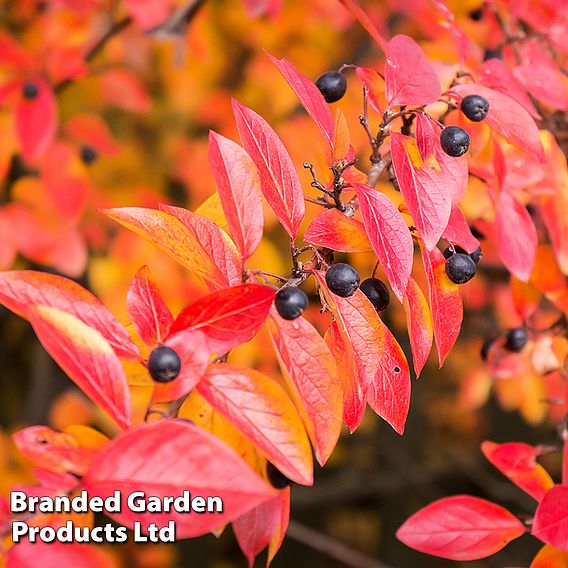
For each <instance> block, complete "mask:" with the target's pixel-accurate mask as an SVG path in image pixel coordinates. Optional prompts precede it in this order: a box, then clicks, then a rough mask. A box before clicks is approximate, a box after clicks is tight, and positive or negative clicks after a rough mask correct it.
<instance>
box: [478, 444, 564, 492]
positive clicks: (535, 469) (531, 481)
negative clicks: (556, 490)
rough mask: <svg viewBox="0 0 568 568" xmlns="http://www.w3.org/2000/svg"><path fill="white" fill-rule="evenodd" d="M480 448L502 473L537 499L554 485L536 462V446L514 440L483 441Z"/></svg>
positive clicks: (537, 450)
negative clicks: (499, 441) (498, 442)
mask: <svg viewBox="0 0 568 568" xmlns="http://www.w3.org/2000/svg"><path fill="white" fill-rule="evenodd" d="M481 450H482V451H483V453H484V455H485V457H486V458H487V459H488V460H489V461H490V462H491V463H492V464H493V465H494V466H495V467H496V468H497V469H498V470H499V471H500V472H501V473H502V474H503V475H505V476H507V477H508V478H509V479H510V480H511V481H512V482H513V483H514V484H515V485H518V486H519V487H520V488H521V489H522V490H523V491H525V492H526V493H528V494H529V495H531V496H532V497H534V498H535V499H536V500H537V501H540V500H541V499H542V498H543V497H544V495H545V494H546V492H547V491H549V490H550V489H551V488H552V487H553V485H554V482H553V481H552V479H551V477H550V475H549V474H548V473H547V472H546V470H545V469H544V468H543V467H542V466H541V465H540V464H538V463H536V458H537V457H538V456H539V455H540V451H539V449H538V448H533V447H532V446H529V445H528V444H521V443H516V442H510V443H506V444H495V443H494V442H489V441H485V442H483V443H482V444H481Z"/></svg>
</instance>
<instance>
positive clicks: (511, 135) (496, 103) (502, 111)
mask: <svg viewBox="0 0 568 568" xmlns="http://www.w3.org/2000/svg"><path fill="white" fill-rule="evenodd" d="M452 92H454V93H457V94H458V95H459V97H466V96H468V95H480V96H482V97H483V98H484V99H486V100H487V101H488V102H489V112H488V114H487V117H486V118H485V122H487V124H488V125H489V126H490V127H491V128H493V129H494V130H495V131H497V132H498V133H499V134H501V136H504V137H505V138H506V139H507V140H509V142H511V143H513V144H516V145H517V146H519V148H522V149H523V150H525V151H526V152H528V153H529V154H534V155H535V156H536V157H537V158H539V159H540V160H543V158H544V153H543V152H544V151H543V148H542V144H541V142H540V136H539V133H538V128H537V126H536V124H535V122H534V120H533V119H532V118H531V116H530V114H529V113H528V112H527V111H526V110H525V109H524V108H523V107H522V106H521V105H520V104H519V103H517V101H515V100H514V99H512V98H511V97H509V96H507V95H504V94H503V93H499V92H497V91H493V90H492V89H489V88H487V87H484V86H482V85H476V84H473V83H463V84H461V85H456V86H454V87H452Z"/></svg>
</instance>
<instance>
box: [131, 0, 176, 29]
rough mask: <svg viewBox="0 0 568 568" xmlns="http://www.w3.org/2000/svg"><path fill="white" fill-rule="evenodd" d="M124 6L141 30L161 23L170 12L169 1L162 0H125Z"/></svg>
mask: <svg viewBox="0 0 568 568" xmlns="http://www.w3.org/2000/svg"><path fill="white" fill-rule="evenodd" d="M125 6H126V10H127V11H128V13H129V14H130V16H132V19H133V20H134V21H135V22H136V24H137V25H139V26H140V27H141V28H142V29H143V30H149V29H151V28H154V27H156V26H158V25H159V24H162V23H163V22H164V21H165V20H166V19H167V17H168V15H169V14H170V12H171V5H170V2H168V1H164V0H125Z"/></svg>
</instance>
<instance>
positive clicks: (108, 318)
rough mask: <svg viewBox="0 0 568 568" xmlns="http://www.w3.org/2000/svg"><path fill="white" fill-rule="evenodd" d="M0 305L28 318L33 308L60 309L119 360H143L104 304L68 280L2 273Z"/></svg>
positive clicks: (24, 272)
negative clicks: (101, 340) (93, 333)
mask: <svg viewBox="0 0 568 568" xmlns="http://www.w3.org/2000/svg"><path fill="white" fill-rule="evenodd" d="M0 302H1V303H2V304H4V305H5V306H6V307H7V308H8V309H10V310H12V311H13V312H16V313H17V314H18V315H20V316H22V317H24V318H26V319H29V314H30V311H32V309H33V308H34V306H38V305H41V306H51V307H53V308H57V309H59V310H62V311H64V312H67V313H69V314H71V315H74V316H75V317H77V318H79V319H80V320H81V321H82V322H84V323H85V324H87V325H88V326H90V327H92V328H94V329H96V330H97V331H98V332H99V333H100V334H101V335H102V336H103V337H104V338H105V339H106V340H107V341H108V343H109V344H110V346H111V347H112V348H113V349H114V350H115V352H116V354H117V355H118V356H119V357H122V358H124V359H133V360H137V359H139V357H140V353H139V351H138V348H137V347H136V345H135V344H134V343H133V342H132V340H131V339H130V336H129V335H128V332H127V331H126V329H125V328H124V327H123V326H122V325H121V324H120V323H118V321H117V320H116V319H115V317H114V316H113V315H112V314H111V313H110V311H109V310H108V309H107V308H106V307H105V306H104V305H103V304H102V302H101V301H100V300H99V299H98V298H96V297H95V296H93V294H91V292H89V291H88V290H85V289H84V288H83V287H81V286H80V285H79V284H77V283H76V282H74V281H73V280H69V279H68V278H63V277H62V276H56V275H53V274H46V273H43V272H34V271H32V270H14V271H10V272H0Z"/></svg>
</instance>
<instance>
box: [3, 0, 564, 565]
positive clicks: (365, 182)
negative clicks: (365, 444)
mask: <svg viewBox="0 0 568 568" xmlns="http://www.w3.org/2000/svg"><path fill="white" fill-rule="evenodd" d="M462 4H463V3H459V2H451V1H448V2H447V3H446V2H443V1H442V0H431V1H428V2H404V3H403V2H398V1H396V0H391V1H388V2H385V3H384V4H382V3H381V4H380V5H379V4H377V3H373V2H363V1H361V2H360V3H356V2H355V1H354V0H337V1H336V0H326V1H324V0H305V1H304V2H299V1H296V0H290V1H288V0H281V1H279V0H262V1H256V0H246V1H244V2H238V1H237V0H235V1H232V0H231V2H215V1H211V2H208V1H199V0H193V1H192V2H182V1H173V0H172V1H171V2H166V1H164V2H155V1H149V0H124V1H121V2H112V3H111V2H106V1H103V0H101V1H98V0H89V1H88V2H77V1H74V0H57V1H56V0H49V1H48V2H39V1H36V0H16V1H14V2H10V3H8V5H7V6H6V7H3V8H1V10H5V12H6V18H5V22H2V24H1V27H2V29H1V30H0V137H1V142H0V179H1V181H2V193H1V194H0V199H1V205H0V237H1V242H2V247H1V249H0V266H1V268H2V271H1V272H0V303H1V304H2V305H3V306H4V307H5V308H7V309H8V310H10V311H11V312H14V313H15V314H17V315H18V316H20V317H21V318H24V319H25V320H27V321H28V322H29V324H31V327H32V328H33V331H34V332H35V336H37V340H39V342H40V343H41V345H42V346H43V348H44V349H45V351H46V352H47V353H48V354H49V355H50V356H51V358H52V359H53V360H54V361H55V362H56V363H57V365H58V366H59V367H60V368H61V369H62V371H63V372H64V373H65V374H66V375H67V376H68V377H69V379H71V381H73V382H74V383H75V385H76V387H78V389H80V391H82V393H83V394H84V395H85V396H86V397H87V399H88V401H89V402H86V400H85V399H83V398H81V399H80V400H81V402H80V403H79V402H77V401H75V402H73V403H72V404H71V403H66V404H70V406H69V407H65V409H66V410H68V411H70V412H71V414H72V415H73V418H75V415H77V419H74V420H67V418H65V419H62V414H64V411H63V412H59V414H57V413H55V412H54V413H53V415H54V416H57V417H58V419H57V420H52V421H51V422H50V425H46V426H42V425H37V424H36V425H29V424H25V427H23V426H24V424H22V422H24V420H22V419H20V417H18V419H17V420H16V421H14V423H13V424H9V427H10V428H13V426H15V425H17V426H18V427H19V429H17V430H16V431H15V432H13V435H12V440H13V443H14V444H15V446H16V447H17V449H18V451H19V452H20V454H21V455H23V456H25V458H27V460H28V462H29V463H27V465H25V466H24V465H22V470H23V471H24V473H22V474H21V479H15V480H13V481H14V482H13V483H11V484H10V485H9V484H6V486H4V485H3V486H2V491H3V493H4V494H5V495H7V493H8V492H9V490H10V488H12V487H17V488H18V489H20V490H24V491H26V492H27V493H28V494H30V495H38V496H39V495H46V496H54V495H57V494H65V495H74V494H76V493H77V492H79V491H81V490H83V489H86V490H87V491H88V492H89V494H90V495H96V496H101V497H107V496H110V495H111V494H113V492H114V491H115V490H120V491H122V492H123V493H124V494H126V493H128V492H131V491H134V490H141V491H145V492H146V493H147V494H152V495H157V496H166V495H171V494H179V493H181V492H182V491H183V490H184V489H190V490H191V491H192V492H196V493H197V494H203V495H219V496H221V497H222V499H223V501H224V510H223V512H222V513H221V514H216V515H207V514H205V515H184V514H180V513H175V512H173V513H168V512H164V513H161V514H140V513H133V512H131V511H129V510H128V509H127V508H124V509H123V510H122V512H121V513H119V514H114V513H112V512H109V513H108V516H109V517H110V518H112V519H113V520H114V521H116V522H117V523H120V524H121V525H124V526H126V527H128V528H131V527H132V526H133V524H134V522H141V523H143V524H145V525H148V524H150V523H157V524H158V525H159V526H166V525H167V524H168V522H169V521H172V520H173V521H175V523H176V527H177V537H178V538H179V539H185V538H192V537H198V536H202V535H205V534H208V533H213V534H214V535H216V536H219V535H221V534H222V533H223V532H224V531H228V530H229V528H228V525H231V526H232V530H233V532H234V535H235V537H236V541H237V542H238V545H239V546H240V548H241V550H242V552H243V553H244V556H245V557H246V559H247V561H248V563H249V565H250V566H252V565H253V564H254V562H255V558H256V557H257V556H258V555H259V554H261V553H262V552H263V551H265V550H266V551H267V552H266V562H267V564H270V563H271V562H272V560H273V559H274V557H275V556H276V554H277V552H278V550H279V549H280V547H281V545H282V543H283V540H284V538H285V535H286V531H287V528H288V523H289V517H290V508H291V504H292V514H293V511H294V498H293V494H294V485H296V484H297V485H303V486H312V485H314V470H316V473H317V471H318V468H319V466H322V467H323V466H325V465H326V463H327V462H328V460H330V461H333V455H334V454H333V453H334V449H335V448H336V446H337V445H338V442H339V447H340V448H341V444H342V442H341V441H340V439H341V438H344V437H347V432H349V433H352V434H353V436H354V437H357V436H358V434H359V433H358V432H357V429H358V428H359V427H360V426H361V425H362V424H364V418H366V419H368V417H369V413H371V412H372V413H374V414H376V415H378V417H380V419H382V420H383V421H384V422H385V423H387V424H388V425H389V426H390V427H392V430H394V432H396V433H397V434H399V435H400V436H403V435H404V433H405V427H406V425H407V420H409V416H412V413H413V412H416V406H413V405H412V404H411V402H412V401H414V398H413V397H414V393H413V392H412V391H413V390H414V389H415V387H414V384H413V383H415V381H416V379H418V378H419V377H420V380H421V382H423V383H428V381H429V380H430V379H431V378H432V377H433V376H436V375H437V374H438V373H443V369H442V370H441V371H439V370H438V369H439V368H442V366H443V365H444V363H445V361H446V360H448V362H449V364H450V365H451V367H450V368H451V373H453V374H455V375H456V376H457V379H456V380H458V381H459V387H458V391H459V392H458V394H457V399H459V405H460V407H459V408H460V409H461V410H462V411H463V412H464V414H467V413H470V414H473V413H475V412H476V411H477V410H478V409H479V408H480V407H481V406H482V405H483V404H485V402H486V401H487V399H488V396H489V391H490V390H491V389H493V391H494V398H495V399H496V400H497V401H498V403H499V405H500V406H501V408H502V409H504V410H513V409H515V410H518V411H519V413H520V415H521V416H522V418H523V419H524V420H525V421H526V422H527V423H529V424H530V425H533V426H535V427H536V425H537V424H540V425H542V424H546V425H547V426H548V428H549V431H548V432H551V431H553V429H557V430H558V432H559V436H558V437H557V438H556V439H554V438H553V439H551V437H550V435H549V433H548V434H547V436H548V437H545V438H544V439H542V441H541V442H535V443H533V444H528V443H525V441H526V440H525V441H523V440H517V439H515V440H510V441H506V440H503V441H502V442H499V443H497V442H494V441H489V440H485V441H483V443H482V444H481V447H480V448H478V449H477V450H472V451H476V452H477V453H479V452H482V453H483V455H484V456H485V458H486V459H487V460H488V462H490V464H492V465H493V466H494V467H495V468H496V470H498V471H499V472H500V473H501V474H502V475H503V476H505V478H507V480H508V481H509V482H510V483H511V484H512V485H511V487H510V489H511V490H515V488H514V487H513V485H514V486H517V487H518V488H519V489H520V490H522V491H523V492H525V493H526V494H527V495H528V496H530V498H532V508H531V509H530V510H529V511H527V510H520V508H519V507H512V508H511V507H509V503H507V502H506V501H507V499H504V500H503V501H504V502H500V501H499V496H497V497H496V498H495V499H494V500H489V499H487V498H485V497H487V495H485V496H484V497H483V498H482V497H480V496H478V495H465V494H458V495H454V494H451V493H452V492H451V490H447V491H446V493H447V495H446V496H444V497H441V498H438V499H437V500H433V502H432V503H430V504H428V505H426V506H424V507H422V508H418V507H416V508H415V509H414V511H415V512H414V513H413V514H412V515H411V516H410V517H409V518H408V519H407V520H406V521H405V522H404V524H402V526H400V528H399V529H398V531H397V532H396V537H397V538H398V539H399V540H400V541H401V542H402V543H404V544H405V545H407V546H408V547H411V548H413V549H415V550H417V551H420V552H422V553H426V554H429V555H433V556H437V557H441V558H444V559H449V560H457V561H461V560H478V559H482V558H485V557H488V556H491V555H493V554H495V553H498V552H499V551H500V550H501V549H503V548H504V547H505V546H506V545H507V544H508V543H509V542H511V541H513V540H515V539H518V538H520V537H523V535H526V534H527V533H529V534H530V535H532V537H534V539H537V540H538V541H539V543H540V544H539V546H540V547H541V548H540V551H539V552H538V553H537V555H536V557H535V558H534V559H533V560H532V561H531V559H530V558H529V557H527V558H525V559H524V562H525V565H528V563H531V562H532V563H531V564H530V565H531V568H561V567H563V566H567V565H568V441H567V440H568V426H567V424H566V416H568V398H567V395H566V393H567V392H568V390H567V385H566V380H565V379H566V358H567V356H568V341H567V335H566V334H567V330H568V323H567V321H568V320H567V314H568V285H567V278H566V277H567V275H568V168H567V164H566V156H565V153H566V151H567V150H568V146H567V138H566V134H567V132H568V130H567V129H568V120H567V119H566V111H568V79H567V77H566V75H567V71H566V66H565V65H566V60H567V56H568V52H567V51H566V46H565V41H564V39H565V35H566V32H568V20H567V19H566V13H565V9H564V8H565V7H564V6H563V3H562V2H556V3H554V2H547V1H545V0H539V1H535V2H512V1H509V0H495V1H493V0H492V1H488V2H484V3H480V2H468V3H466V4H467V5H462ZM322 14H325V16H326V17H325V18H323V21H324V23H323V24H322V23H321V22H322ZM397 18H399V19H400V21H398V20H397ZM300 21H302V26H303V28H305V30H303V31H302V32H298V31H297V26H298V25H300V24H299V22H300ZM397 21H398V23H397ZM401 22H402V23H401ZM296 33H298V34H299V35H298V37H295V34H296ZM235 37H238V41H237V40H236V39H234V38H235ZM338 38H350V39H353V38H355V39H356V40H357V42H359V44H360V45H361V46H363V47H364V49H360V50H359V52H354V51H352V50H351V49H350V48H349V45H348V42H340V41H337V40H338ZM233 40H234V41H235V42H236V43H235V45H237V46H238V47H235V50H236V51H237V50H240V51H239V53H237V54H236V55H235V56H234V57H235V58H234V59H233V54H230V53H229V52H230V50H231V47H230V46H231V41H233ZM318 41H319V42H320V44H318V43H317V42H318ZM314 46H315V47H314ZM326 49H329V50H330V51H329V53H326ZM302 50H308V51H310V52H311V53H315V54H316V58H315V61H314V62H311V61H310V60H309V59H310V58H309V57H306V58H304V56H303V54H302ZM338 62H339V63H338ZM239 65H242V68H237V67H238V66H239ZM331 67H336V68H337V69H336V70H337V71H339V72H340V73H342V74H343V76H344V77H346V78H347V79H348V82H347V85H348V87H347V93H346V94H345V95H343V93H340V94H341V96H340V97H339V99H340V100H339V101H338V102H333V103H328V102H326V98H324V94H326V93H324V94H322V92H321V91H320V89H319V88H318V87H317V86H316V83H315V80H316V79H317V78H318V76H320V75H322V74H323V73H325V72H326V71H328V70H329V68H331ZM265 82H266V84H267V85H268V87H267V88H266V90H263V88H264V87H263V83H265ZM326 96H327V94H326ZM472 96H473V97H477V99H476V98H473V99H472V98H471V97H472ZM479 97H481V99H479ZM479 100H481V101H482V107H483V105H485V107H483V109H484V110H483V109H482V110H483V112H482V113H481V115H480V116H481V118H480V119H479V120H478V119H477V118H475V117H474V118H472V117H473V115H472V114H471V112H470V110H469V109H468V104H469V105H471V104H473V103H472V101H479ZM468 101H469V102H468ZM466 115H469V116H470V118H472V119H471V120H470V118H467V116H466ZM132 117H135V118H132ZM455 136H457V138H454V137H455ZM180 191H181V195H180ZM338 263H347V264H349V265H351V266H352V267H354V268H352V269H351V270H352V272H349V269H348V268H346V269H345V271H346V272H345V271H344V273H342V274H341V275H342V276H343V275H345V278H347V279H348V277H350V275H351V274H352V273H353V274H356V276H357V278H356V281H353V282H352V284H353V290H354V291H353V290H351V291H349V292H345V293H343V292H342V291H341V290H342V288H341V286H342V285H344V284H345V283H341V282H339V281H338V280H337V279H338V278H339V276H337V277H336V276H333V277H332V276H330V275H331V274H332V273H333V270H334V269H332V271H331V272H329V273H328V270H329V269H330V266H337V265H338ZM460 263H461V264H460ZM467 271H469V273H468V272H467ZM336 273H337V274H340V269H338V270H336ZM368 278H377V279H380V280H381V281H382V282H383V284H381V286H382V288H379V290H383V289H384V290H387V292H383V293H387V294H388V295H387V299H386V301H385V306H381V309H377V305H376V304H375V303H374V301H373V298H372V297H371V296H370V295H369V292H368V289H369V288H367V287H362V288H359V287H358V285H359V283H360V281H361V282H362V281H364V280H366V279H368ZM373 282H374V281H373ZM349 284H350V283H349V282H347V284H346V285H349ZM373 285H375V284H373ZM385 285H386V287H385ZM288 289H301V290H303V291H304V292H305V294H307V297H308V298H309V306H308V307H307V309H305V306H304V305H303V304H302V302H303V298H304V295H302V294H300V293H297V294H296V295H291V296H290V297H291V298H293V300H292V299H290V300H288V299H286V301H287V302H288V301H290V302H292V301H296V302H299V303H300V306H301V307H300V308H298V309H299V312H303V313H302V315H299V316H298V317H295V316H296V315H297V314H294V317H289V316H290V314H289V313H287V312H286V309H287V308H286V306H285V307H284V308H282V307H281V306H280V305H279V304H278V302H277V301H276V299H277V298H278V297H282V296H280V295H281V294H282V291H283V290H288ZM389 300H390V302H389ZM387 304H388V308H386V305H387ZM282 305H284V302H283V303H282ZM383 308H386V309H383ZM482 310H485V312H483V313H484V314H490V316H489V318H490V320H491V322H492V323H490V324H487V323H486V324H485V325H483V324H480V323H479V321H477V324H476V325H477V328H476V327H475V326H474V324H473V323H470V322H473V321H474V320H475V318H476V317H477V319H478V320H479V319H480V317H479V313H481V312H482ZM299 312H298V313H299ZM476 314H477V316H476ZM3 317H4V318H9V316H8V315H7V313H4V312H3ZM6 321H7V322H8V323H10V325H14V324H13V322H14V321H16V320H15V319H7V320H6ZM462 327H463V330H462ZM480 330H481V331H480ZM460 333H461V334H462V336H464V335H465V339H463V342H462V343H457V342H458V337H459V336H460ZM484 341H485V343H483V342H484ZM482 343H483V347H482V349H481V356H479V355H478V352H479V348H480V347H481V345H482ZM164 348H167V349H164ZM16 349H17V346H16ZM157 350H161V351H157ZM434 350H435V352H436V354H435V355H434V354H433V351H434ZM160 353H162V354H164V353H165V354H166V355H167V356H169V357H173V359H171V360H173V367H171V368H167V369H166V368H163V369H159V367H160V361H159V358H158V355H159V354H160ZM454 353H455V355H454ZM454 356H455V361H456V362H452V357H454ZM152 358H154V359H152ZM448 362H447V363H446V365H447V364H448ZM176 365H177V366H176ZM156 368H158V370H157V371H156ZM160 372H162V374H159V373H160ZM168 373H169V374H168ZM441 376H444V375H441ZM428 387H429V385H428V384H425V385H421V388H422V389H423V390H427V389H428ZM50 402H51V401H50ZM62 404H63V403H62ZM367 409H370V410H368V413H367V415H365V412H366V410H367ZM81 413H83V414H81ZM503 420H506V417H505V418H503ZM344 427H345V428H344ZM414 427H415V428H416V425H414ZM362 429H363V430H364V428H362ZM416 430H417V431H419V428H416ZM535 439H538V436H536V437H535V438H534V439H533V440H532V441H534V440H535ZM550 456H554V458H553V459H550ZM14 459H21V457H20V458H14ZM393 459H396V458H393ZM539 460H540V462H542V463H540V462H539ZM544 463H546V465H547V467H546V468H545V466H544V465H543V464H544ZM30 464H31V465H30ZM343 467H344V468H349V465H348V464H346V465H343ZM271 472H272V473H271ZM274 475H277V476H278V480H280V481H282V480H284V481H283V482H282V483H277V482H275V481H274V477H273V476H274ZM290 486H292V487H290ZM316 486H317V482H316ZM291 495H292V500H291ZM2 499H3V500H2V501H1V502H0V530H1V531H2V535H3V536H4V537H7V536H8V535H9V534H10V525H11V522H12V521H13V520H16V517H14V515H12V514H11V513H10V512H9V510H8V501H7V497H6V496H4V497H2ZM510 508H511V509H512V510H509V509H510ZM69 518H70V516H69V515H65V514H56V515H45V514H43V515H41V514H40V515H38V516H37V518H34V519H33V522H34V523H35V524H37V525H39V526H53V527H58V526H62V525H63V524H65V522H67V521H68V520H69ZM78 522H81V523H83V524H85V525H92V524H93V523H94V519H93V518H92V516H89V517H88V518H82V519H81V520H80V521H78ZM393 532H394V531H393ZM384 538H387V539H392V538H394V535H393V534H388V535H385V537H384ZM3 544H4V546H3V553H4V561H5V565H6V566H7V567H8V568H23V567H28V566H35V565H36V564H34V562H35V560H34V559H37V558H38V557H41V558H42V565H46V566H48V567H52V566H53V567H54V566H56V565H57V566H61V565H69V566H75V567H78V568H87V567H91V566H105V567H106V566H109V567H112V566H119V565H128V564H124V562H128V560H124V558H121V557H120V554H118V553H116V552H114V551H113V550H112V546H111V547H106V548H105V547H100V546H96V545H93V544H73V545H68V546H65V545H62V544H55V545H49V546H47V545H45V544H41V543H40V544H32V543H30V542H23V543H19V544H15V545H14V544H12V543H11V542H9V538H6V539H5V540H4V543H3ZM418 558H419V557H418ZM121 563H122V564H121ZM38 565H39V564H38ZM141 565H142V564H141ZM148 565H150V564H148ZM163 565H166V564H163ZM444 565H445V564H444Z"/></svg>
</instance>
